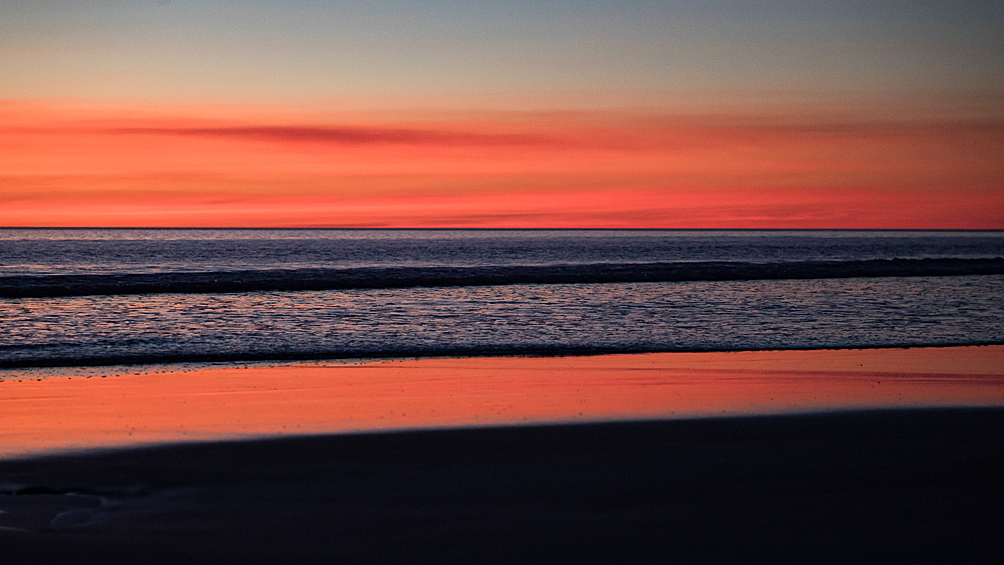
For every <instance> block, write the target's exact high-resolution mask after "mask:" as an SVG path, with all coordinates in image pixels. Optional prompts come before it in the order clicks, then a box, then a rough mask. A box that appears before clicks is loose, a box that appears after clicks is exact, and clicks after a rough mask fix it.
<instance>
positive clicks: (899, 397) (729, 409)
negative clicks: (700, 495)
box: [0, 346, 1004, 457]
mask: <svg viewBox="0 0 1004 565" xmlns="http://www.w3.org/2000/svg"><path fill="white" fill-rule="evenodd" d="M1001 361H1004V346H987V347H954V348H917V349H872V350H812V351H764V352H729V353H657V354H639V355H600V356H591V357H546V358H531V357H505V358H435V359H420V360H399V361H374V362H369V363H363V364H354V365H353V364H342V363H317V362H315V363H298V364H289V365H284V366H262V367H237V366H230V367H222V368H208V369H203V370H197V371H189V372H174V373H172V372H164V373H151V374H142V375H121V376H112V377H108V378H83V377H75V378H74V377H60V378H47V379H42V380H28V379H18V378H11V376H12V375H11V374H8V375H7V378H6V380H4V381H2V382H0V391H2V393H0V430H3V431H2V432H0V437H2V438H3V441H2V442H0V446H2V447H0V456H6V457H10V456H15V455H20V454H31V453H43V452H50V451H60V450H66V449H76V448H89V447H112V446H125V445H133V444H143V443H153V442H177V441H187V440H206V439H220V438H234V437H253V436H272V435H293V434H308V433H310V434H312V433H332V432H336V433H337V432H354V431H362V430H382V429H399V428H422V427H446V426H471V425H494V424H521V423H529V422H569V421H596V420H623V419H649V418H687V417H701V416H721V415H749V414H753V415H755V414H772V413H789V412H814V411H820V410H839V409H859V408H891V407H925V406H1001V405H1004V369H1002V368H1001V367H1004V363H1002V362H1001Z"/></svg>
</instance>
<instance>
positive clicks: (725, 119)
mask: <svg viewBox="0 0 1004 565" xmlns="http://www.w3.org/2000/svg"><path fill="white" fill-rule="evenodd" d="M1002 38H1004V5H1002V4H1001V3H1000V2H992V1H985V2H983V1H974V0H962V1H957V2H947V1H944V2H931V1H918V0H913V1H907V0H891V1H883V0H877V1H876V0H870V1H864V0H861V1H858V0H850V1H845V2H840V3H835V2H822V1H817V0H802V1H796V0H773V1H766V2H756V3H752V2H740V1H732V0H709V1H696V0H693V1H692V0H685V1H671V0H660V1H645V0H621V1H617V2H615V1H608V0H593V1H588V0H583V1H576V2H572V1H523V0H507V1H505V2H503V1H498V0H491V1H488V0H484V1H479V0H467V1H464V2H460V1H452V0H440V1H424V0H415V1H408V2H405V1H368V2H362V1H360V2H354V1H349V2H321V1H316V2H305V1H288V2H254V1H248V2H230V1H220V0H218V1H214V2H209V1H186V0H175V1H159V2H158V1H133V2H125V1H117V0H109V1H102V2H61V1H33V2H27V1H24V2H22V1H19V0H5V1H4V2H2V3H0V225H4V226H221V227H224V226H290V227H309V226H331V227H664V228H758V227H763V228H1004V40H1002Z"/></svg>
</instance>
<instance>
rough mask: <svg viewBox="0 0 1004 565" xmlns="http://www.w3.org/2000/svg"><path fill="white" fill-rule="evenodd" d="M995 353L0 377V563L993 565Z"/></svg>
mask: <svg viewBox="0 0 1004 565" xmlns="http://www.w3.org/2000/svg"><path fill="white" fill-rule="evenodd" d="M1001 351H1002V348H1000V347H978V348H946V349H907V350H865V351H806V352H761V353H720V354H666V355H662V354H659V355H636V356H599V357H575V358H551V359H529V358H510V359H495V360H489V359H427V360H419V361H401V362H383V363H373V364H365V365H355V366H344V365H330V366H328V365H318V364H311V365H291V366H285V367H269V368H258V369H237V368H222V369H212V370H208V371H197V372H192V373H183V374H164V373H161V374H156V375H140V376H121V377H108V378H106V379H100V378H92V379H82V378H73V379H68V378H58V379H44V380H42V381H30V382H29V381H23V382H20V383H19V382H17V381H16V380H15V381H7V382H3V383H0V399H2V400H0V425H2V426H3V427H2V428H0V429H2V430H3V431H2V432H0V433H2V434H3V435H2V436H0V437H3V438H4V440H3V443H4V444H5V445H12V444H13V443H14V442H12V441H9V440H8V439H7V438H10V437H17V438H18V440H17V441H19V442H20V443H19V444H18V445H20V446H21V447H20V448H19V449H21V451H20V452H21V453H30V454H34V455H35V456H34V457H29V458H22V459H14V458H10V457H8V458H7V459H5V460H0V509H2V510H4V511H5V512H4V513H2V514H0V547H2V548H3V557H4V559H3V562H4V563H39V562H42V563H45V562H68V563H69V562H72V563H87V562H91V563H98V562H100V563H109V562H144V563H178V562H188V563H248V562H255V563H280V562H281V563H287V562H298V563H331V562H408V563H414V562H420V563H421V562H430V563H432V562H435V563H442V562H465V563H467V562H479V563H488V562H497V563H501V562H507V563H512V562H549V563H553V562H577V563H611V562H634V563H645V562H659V563H664V562H667V561H682V562H695V561H707V562H749V561H760V562H765V561H769V562H848V561H866V562H878V561H883V562H887V561H900V562H903V561H910V562H918V561H920V562H924V561H927V562H931V561H936V562H987V563H990V562H998V561H999V560H1000V558H1001V557H1002V556H1004V544H1002V543H1001V542H1000V534H999V532H1000V531H1002V527H1004V489H1002V487H1001V484H1000V481H999V477H1000V476H1001V475H1002V474H1004V473H1002V471H1004V408H1001V407H1002V406H1004V401H1002V389H1004V386H1002V383H1004V379H1002V377H1001V374H1000V373H1001V369H1000V367H1001V365H1002V364H1001V363H1000V360H1001ZM855 366H856V367H855ZM437 375H438V376H437ZM182 377H183V379H182V380H179V378H182ZM461 381H463V382H466V383H467V384H465V385H464V384H461ZM528 393H529V394H528ZM450 395H453V396H450ZM450 399H453V400H450ZM517 399H530V400H521V401H519V402H517ZM952 406H954V408H949V407H952ZM961 406H970V408H960V407H961ZM971 406H983V408H971ZM503 408H505V409H503ZM862 409H866V410H862ZM339 410H341V412H339ZM396 410H401V411H402V412H404V413H403V414H401V417H400V419H397V420H393V421H392V422H391V423H390V424H386V423H382V421H381V420H380V418H379V416H381V415H383V416H384V420H383V422H386V418H387V416H388V415H389V412H391V411H396ZM433 410H435V412H433ZM723 410H724V411H725V413H726V414H729V415H731V416H732V417H728V418H722V417H717V418H709V417H707V416H709V415H711V414H721V413H722V411H723ZM821 411H822V412H821ZM827 411H829V412H827ZM493 412H494V418H490V417H489V416H491V414H492V413H493ZM580 412H581V413H582V414H581V416H580V415H579V413H580ZM673 412H677V413H676V414H673ZM789 412H814V413H811V414H789ZM346 414H348V415H349V416H346ZM409 414H410V415H409ZM474 416H477V418H475V417H474ZM674 416H682V417H683V418H682V419H673V417H674ZM696 416H703V417H700V418H696V419H695V417H696ZM143 418H146V419H143ZM235 418H236V419H235ZM325 418H326V419H325ZM482 418H484V419H482ZM523 418H527V420H526V421H532V422H537V424H534V425H526V424H524V425H519V426H513V425H509V424H512V423H523V422H524V420H523ZM638 419H642V420H644V421H639V420H638ZM89 420H96V421H98V422H100V423H99V424H92V425H90V426H89V427H88V425H86V422H87V421H89ZM631 420H634V421H631ZM66 422H70V423H71V424H70V425H67V424H66ZM295 422H299V425H301V428H299V430H300V431H308V432H311V433H312V434H315V435H310V436H305V437H304V436H300V437H277V436H282V435H283V434H289V433H295V432H289V431H288V426H290V424H291V423H295ZM541 422H552V423H547V424H544V423H541ZM136 423H139V424H142V425H145V426H147V427H146V428H143V429H145V430H147V433H148V435H145V436H142V435H141V436H140V439H139V441H138V442H139V443H154V444H155V445H153V446H147V447H137V446H136V443H135V442H133V443H130V441H129V439H128V438H129V437H130V436H128V435H125V437H122V435H123V434H126V433H127V432H126V431H124V430H125V429H126V428H123V427H121V426H122V425H123V424H129V425H134V424H136ZM245 423H246V424H247V425H248V426H249V428H246V429H238V427H237V426H238V425H242V424H245ZM471 424H475V425H477V426H480V427H471ZM484 424H487V425H484ZM498 424H505V425H501V426H499V425H498ZM73 425H81V426H83V427H84V429H83V430H78V431H74V430H72V429H71V428H72V426H73ZM294 425H295V424H294ZM451 425H452V426H463V427H454V428H450V429H401V428H422V427H425V426H432V427H439V428H448V427H449V426H451ZM171 426H175V427H182V428H183V429H184V431H186V432H187V433H186V434H181V435H180V436H179V435H178V434H177V433H176V430H175V432H171V431H170V428H171ZM281 426H287V430H283V429H282V427H281ZM304 426H306V428H305V427H304ZM311 426H314V427H311ZM352 426H355V428H353V427H352ZM367 426H372V427H370V428H367ZM139 429H140V428H139V427H137V428H136V430H137V431H138V430H139ZM352 429H363V430H366V429H369V430H371V431H368V432H366V433H344V432H345V431H349V430H352ZM249 430H250V431H249ZM372 430H381V431H372ZM137 431H134V432H133V433H134V435H135V434H136V433H137ZM248 431H249V433H248V435H255V436H258V437H267V438H268V439H255V440H243V441H195V442H192V441H187V442H182V443H177V442H178V440H179V439H184V438H187V437H195V438H196V439H199V440H208V439H212V438H217V439H219V438H233V437H239V436H241V435H242V434H244V433H245V432H248ZM334 432H341V433H334ZM60 433H63V434H65V437H64V438H63V441H62V443H60V441H59V434H60ZM102 434H103V435H102ZM88 438H90V439H88ZM88 442H90V443H88ZM163 442H168V443H163ZM172 442H173V443H172ZM81 445H99V446H106V447H108V446H110V447H116V449H114V450H108V451H99V450H91V451H79V452H75V453H71V454H64V455H46V456H39V455H38V454H41V453H51V452H52V451H53V450H60V449H65V448H67V447H71V446H81ZM11 451H14V450H11Z"/></svg>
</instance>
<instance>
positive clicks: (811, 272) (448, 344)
mask: <svg viewBox="0 0 1004 565" xmlns="http://www.w3.org/2000/svg"><path fill="white" fill-rule="evenodd" d="M984 344H1004V232H1002V231H857V230H832V231H827V230H821V231H817V230H812V231H790V230H721V231H716V230H389V229H388V230H338V229H316V230H315V229H302V230H301V229H295V230H294V229H289V230H287V229H255V230H243V229H20V228H18V229H13V228H12V229H0V369H4V370H5V371H4V372H7V373H11V372H21V373H23V372H24V371H26V370H29V371H30V370H49V369H51V368H60V367H63V368H66V367H70V368H75V367H113V366H114V367H119V368H121V367H126V368H134V367H136V366H141V365H162V364H173V363H215V362H237V363H245V362H246V363H252V362H268V361H286V360H328V359H370V358H380V357H424V356H455V355H459V356H468V355H470V356H478V355H565V354H594V353H627V352H665V351H729V350H764V349H811V348H870V347H910V346H934V345H984ZM0 378H3V376H2V372H0Z"/></svg>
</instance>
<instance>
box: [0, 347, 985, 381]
mask: <svg viewBox="0 0 1004 565" xmlns="http://www.w3.org/2000/svg"><path fill="white" fill-rule="evenodd" d="M972 347H1004V342H1000V341H986V342H976V343H966V344H961V345H960V344H957V343H941V342H932V343H917V344H906V345H904V344H890V345H833V346H805V347H785V348H776V347H765V348H746V349H727V348H726V349H723V348H703V349H667V350H659V349H638V350H631V349H623V348H617V349H596V348H588V349H553V350H547V349H528V350H525V351H523V350H512V351H485V350H484V349H480V348H479V349H443V350H426V351H417V352H397V351H394V352H386V353H379V352H366V353H360V354H352V355H351V356H348V355H347V356H334V357H328V356H315V355H312V354H311V355H304V356H290V357H278V358H273V357H263V358H245V357H237V358H229V357H218V356H208V357H205V358H203V357H199V356H193V355H179V356H177V357H170V358H162V359H160V360H150V359H146V358H142V359H140V358H123V359H83V360H79V362H78V363H76V364H73V365H67V364H64V363H63V362H61V361H57V362H53V363H51V364H46V363H41V364H39V363H37V362H33V364H30V365H24V366H21V365H20V364H8V365H0V382H3V381H4V380H14V379H16V377H12V376H10V375H14V374H16V373H18V372H24V373H25V374H29V373H31V374H34V373H38V374H40V375H41V376H42V378H48V377H60V376H67V375H68V376H75V372H76V371H95V372H102V371H104V372H105V374H109V375H110V374H116V375H121V374H146V373H150V372H162V370H170V369H172V368H178V369H179V370H196V369H205V368H215V367H219V366H284V365H295V364H304V363H346V364H348V363H369V362H384V361H403V360H419V359H495V358H499V359H504V358H526V357H529V358H544V359H546V358H552V357H603V356H609V355H654V354H701V353H770V352H787V351H871V350H891V349H964V348H972Z"/></svg>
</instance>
